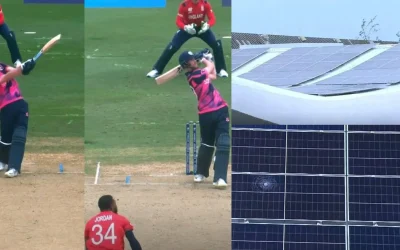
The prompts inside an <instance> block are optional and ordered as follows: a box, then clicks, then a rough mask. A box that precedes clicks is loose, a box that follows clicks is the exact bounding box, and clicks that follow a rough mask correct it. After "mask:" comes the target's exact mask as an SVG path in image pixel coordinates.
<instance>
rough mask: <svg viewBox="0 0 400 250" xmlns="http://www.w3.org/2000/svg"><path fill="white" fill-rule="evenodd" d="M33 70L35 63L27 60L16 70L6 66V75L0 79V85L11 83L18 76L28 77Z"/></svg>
mask: <svg viewBox="0 0 400 250" xmlns="http://www.w3.org/2000/svg"><path fill="white" fill-rule="evenodd" d="M33 68H35V61H33V60H32V59H29V60H27V61H26V62H24V63H23V64H22V65H21V66H19V67H17V68H13V67H10V66H6V67H5V71H6V72H7V73H6V74H5V75H3V76H2V77H0V84H3V83H6V82H8V81H11V80H12V79H15V78H16V77H18V76H20V75H28V74H29V73H30V72H31V71H32V70H33Z"/></svg>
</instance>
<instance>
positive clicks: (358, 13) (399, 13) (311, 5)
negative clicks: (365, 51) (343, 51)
mask: <svg viewBox="0 0 400 250" xmlns="http://www.w3.org/2000/svg"><path fill="white" fill-rule="evenodd" d="M375 16H377V17H376V19H375V20H376V23H378V24H379V31H378V32H376V33H373V34H372V35H371V39H375V38H376V37H377V36H378V37H379V38H380V39H381V40H390V41H398V40H399V39H398V38H397V36H396V33H397V32H399V31H400V0H380V1H378V0H232V32H246V33H260V34H275V35H295V36H311V37H312V36H314V37H326V38H348V39H355V38H357V37H358V33H359V31H360V30H361V23H362V20H363V19H366V20H367V21H369V20H371V19H372V18H373V17H375Z"/></svg>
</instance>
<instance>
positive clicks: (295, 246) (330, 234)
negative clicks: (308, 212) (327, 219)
mask: <svg viewBox="0 0 400 250" xmlns="http://www.w3.org/2000/svg"><path fill="white" fill-rule="evenodd" d="M304 249H324V250H345V249H346V234H345V227H343V226H323V227H321V226H310V225H307V226H305V225H291V226H285V250H304Z"/></svg>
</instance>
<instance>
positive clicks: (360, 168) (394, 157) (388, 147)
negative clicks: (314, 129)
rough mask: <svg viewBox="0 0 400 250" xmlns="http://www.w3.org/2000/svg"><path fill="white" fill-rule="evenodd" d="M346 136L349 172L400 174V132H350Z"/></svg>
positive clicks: (356, 173)
mask: <svg viewBox="0 0 400 250" xmlns="http://www.w3.org/2000/svg"><path fill="white" fill-rule="evenodd" d="M399 127H400V126H399ZM348 137H349V143H348V144H349V174H354V175H400V134H363V133H355V134H352V133H350V134H349V136H348Z"/></svg>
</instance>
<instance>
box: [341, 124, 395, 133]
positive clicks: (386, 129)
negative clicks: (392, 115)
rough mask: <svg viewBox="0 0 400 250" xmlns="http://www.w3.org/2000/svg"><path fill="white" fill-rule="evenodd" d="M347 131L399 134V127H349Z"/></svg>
mask: <svg viewBox="0 0 400 250" xmlns="http://www.w3.org/2000/svg"><path fill="white" fill-rule="evenodd" d="M348 129H349V131H367V132H369V131H389V132H390V131H397V132H400V125H349V128H348Z"/></svg>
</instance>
